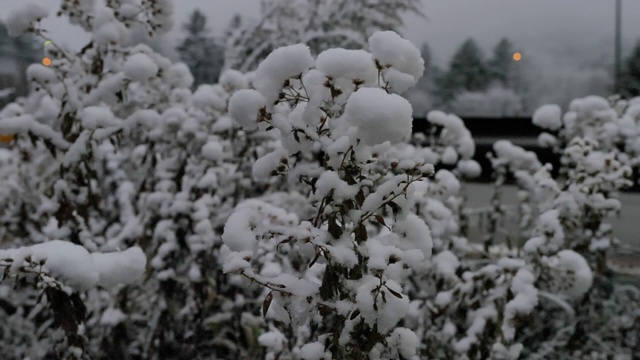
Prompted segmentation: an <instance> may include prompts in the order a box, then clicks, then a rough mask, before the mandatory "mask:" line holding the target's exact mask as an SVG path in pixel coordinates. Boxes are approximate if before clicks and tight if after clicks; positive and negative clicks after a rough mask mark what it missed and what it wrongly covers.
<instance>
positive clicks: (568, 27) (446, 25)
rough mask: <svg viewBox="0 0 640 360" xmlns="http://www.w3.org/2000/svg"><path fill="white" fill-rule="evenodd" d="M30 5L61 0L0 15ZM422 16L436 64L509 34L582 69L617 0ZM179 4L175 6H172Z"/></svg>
mask: <svg viewBox="0 0 640 360" xmlns="http://www.w3.org/2000/svg"><path fill="white" fill-rule="evenodd" d="M27 1H31V2H34V3H39V4H42V5H44V6H47V7H49V8H51V9H52V13H53V9H55V8H56V7H57V6H58V5H59V0H0V18H5V17H6V16H7V15H8V13H9V12H11V11H12V10H13V9H15V8H17V7H18V6H19V5H20V4H24V3H25V2H27ZM423 2H424V9H425V13H426V14H427V18H426V19H425V18H418V17H415V16H409V17H408V18H407V28H406V29H405V35H406V36H407V37H408V38H409V39H410V40H411V41H413V42H414V43H416V44H417V45H419V44H420V43H422V42H423V41H427V42H428V43H429V44H430V45H431V47H432V49H433V52H434V55H435V57H436V61H438V62H440V63H444V62H446V61H448V59H449V57H450V56H451V54H452V53H453V51H455V48H456V47H457V46H458V45H459V44H460V43H461V42H462V41H464V40H465V39H466V38H468V37H470V36H473V37H474V38H476V39H477V40H478V41H479V43H480V44H481V45H482V46H483V47H484V48H485V49H487V50H489V48H490V47H491V46H493V45H494V44H495V43H496V42H497V41H498V40H499V39H500V38H501V37H503V36H508V37H509V38H511V39H512V40H513V41H514V42H515V43H516V45H517V46H519V47H520V49H521V50H522V51H523V52H524V53H525V56H527V55H530V56H535V57H538V58H539V57H546V58H548V60H551V59H553V60H556V61H559V62H563V63H565V62H577V63H580V64H584V63H587V64H588V63H593V62H602V61H610V62H611V61H612V60H610V59H612V58H613V28H614V3H615V2H614V0H423ZM175 3H176V7H175V8H176V9H175V19H176V24H177V25H176V26H175V27H174V32H173V33H172V34H171V35H170V37H169V39H168V41H171V40H172V39H175V38H176V37H178V36H180V34H179V33H177V31H176V30H178V29H179V26H178V25H180V24H181V23H182V22H183V21H184V20H185V19H186V17H187V16H188V14H189V13H190V12H191V11H193V9H195V8H196V7H197V8H200V9H201V10H202V11H203V12H204V13H205V14H206V15H208V17H209V19H210V27H211V28H212V30H214V31H215V32H218V33H219V32H221V31H222V30H223V29H224V27H225V26H226V25H227V24H228V22H229V19H230V17H231V16H232V15H233V14H234V13H241V14H244V15H249V16H256V15H257V14H258V6H257V0H178V1H176V2H175ZM178 3H179V4H180V5H179V6H178V5H177V4H178ZM623 4H624V11H623V25H624V27H623V37H624V43H625V47H626V50H629V48H630V46H631V45H632V44H634V43H635V41H636V40H638V39H640V21H638V19H639V18H640V1H636V0H623ZM45 25H46V26H47V27H48V28H49V29H51V31H52V33H53V37H54V39H56V41H58V42H66V43H68V44H69V45H71V46H72V47H80V46H82V45H83V44H84V42H85V41H86V39H87V37H86V35H83V34H82V32H81V31H79V29H78V28H77V27H73V26H69V25H66V21H65V20H62V19H57V20H53V21H51V20H50V21H48V22H46V23H45Z"/></svg>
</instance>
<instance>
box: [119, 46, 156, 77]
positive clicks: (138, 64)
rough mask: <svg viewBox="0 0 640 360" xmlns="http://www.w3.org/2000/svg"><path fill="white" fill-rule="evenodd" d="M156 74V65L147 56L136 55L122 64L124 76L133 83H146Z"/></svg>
mask: <svg viewBox="0 0 640 360" xmlns="http://www.w3.org/2000/svg"><path fill="white" fill-rule="evenodd" d="M157 73H158V65H156V63H155V62H154V61H153V60H152V59H151V58H150V57H149V56H147V55H145V54H142V53H138V54H135V55H132V56H130V57H129V58H128V59H127V61H125V63H124V74H125V75H126V76H127V77H128V78H129V79H131V80H133V81H140V82H144V81H148V80H149V79H150V78H151V77H153V76H155V75H156V74H157Z"/></svg>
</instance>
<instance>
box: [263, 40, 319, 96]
mask: <svg viewBox="0 0 640 360" xmlns="http://www.w3.org/2000/svg"><path fill="white" fill-rule="evenodd" d="M313 65H314V61H313V57H312V56H311V51H310V50H309V47H308V46H307V45H303V44H297V45H290V46H283V47H280V48H277V49H275V50H274V51H273V52H272V53H271V54H269V56H267V58H266V59H264V60H263V61H262V62H261V63H260V65H259V66H258V69H257V70H256V77H255V80H254V81H253V86H254V87H255V88H256V90H258V91H260V92H261V93H262V94H263V95H264V96H265V97H266V98H267V102H268V103H269V104H273V102H275V101H276V100H277V99H278V95H279V94H280V89H281V88H282V85H283V83H284V81H285V80H287V79H290V78H293V77H296V76H298V75H302V74H303V73H304V72H306V71H307V70H308V69H310V68H311V67H313Z"/></svg>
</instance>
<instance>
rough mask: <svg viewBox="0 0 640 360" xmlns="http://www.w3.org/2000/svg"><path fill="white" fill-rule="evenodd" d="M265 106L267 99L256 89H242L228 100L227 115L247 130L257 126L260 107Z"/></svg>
mask: <svg viewBox="0 0 640 360" xmlns="http://www.w3.org/2000/svg"><path fill="white" fill-rule="evenodd" d="M265 106H267V99H265V97H264V96H263V95H262V94H261V93H259V92H258V91H256V90H251V89H242V90H240V91H237V92H236V93H235V94H233V96H232V97H231V99H230V100H229V115H230V116H231V118H232V119H233V120H235V121H236V122H238V124H240V125H242V127H244V128H245V129H247V130H253V129H255V128H256V127H257V126H258V123H257V122H258V114H259V113H260V109H262V108H264V107H265Z"/></svg>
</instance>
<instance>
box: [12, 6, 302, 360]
mask: <svg viewBox="0 0 640 360" xmlns="http://www.w3.org/2000/svg"><path fill="white" fill-rule="evenodd" d="M76 5H81V6H76ZM170 9H171V3H170V2H166V1H161V2H157V1H142V2H137V3H136V2H131V3H129V2H127V3H120V2H111V1H108V2H106V3H102V2H93V1H81V2H79V3H76V4H72V3H70V2H64V3H63V5H62V9H61V11H62V13H64V14H66V15H68V16H69V17H70V19H71V21H72V22H73V23H78V24H80V25H81V26H82V27H84V28H85V29H86V30H88V31H90V32H91V33H92V34H93V37H92V40H91V42H90V43H89V44H87V46H86V47H84V48H83V49H82V50H81V51H79V52H77V53H73V52H71V51H69V50H67V49H63V48H60V47H58V45H56V44H55V42H54V43H53V46H50V47H47V51H48V54H47V55H48V56H49V57H50V58H52V60H53V61H52V64H51V66H50V67H44V66H42V65H32V66H31V67H30V68H29V71H28V76H29V80H30V82H31V87H32V91H31V93H30V95H29V96H28V97H27V98H24V99H20V100H19V101H18V102H17V103H14V104H10V105H9V106H7V107H6V108H5V109H3V110H2V112H1V114H0V128H1V129H2V130H1V131H2V132H4V133H8V134H15V135H16V140H15V142H14V144H13V145H12V149H11V150H3V151H4V152H5V153H6V156H3V160H4V162H5V163H6V166H5V167H3V169H2V170H3V171H2V175H1V177H0V179H1V181H2V188H3V189H6V190H7V191H6V192H4V193H3V194H2V197H1V198H2V201H3V208H4V209H5V211H4V212H3V214H2V222H3V223H2V225H3V231H4V236H5V237H6V236H9V235H10V236H11V243H10V244H11V245H13V246H16V247H18V246H21V245H31V244H33V243H38V244H41V245H46V244H49V243H50V240H53V239H57V238H65V239H68V240H70V241H71V242H72V243H74V244H76V245H82V247H83V248H85V249H87V250H89V251H91V252H95V251H106V252H112V251H115V250H118V249H126V248H129V247H131V246H132V245H138V246H140V248H142V250H143V252H144V253H145V254H146V255H147V256H148V259H149V262H148V268H147V269H146V273H147V276H146V277H145V282H144V284H143V286H136V287H119V288H117V289H114V290H108V289H105V288H104V287H103V286H102V285H101V284H98V286H99V290H97V291H93V290H92V291H89V292H88V293H87V294H86V298H83V299H84V300H85V305H86V306H87V309H88V312H87V313H86V314H88V315H89V316H88V317H86V318H85V317H84V315H83V318H82V319H78V321H79V322H83V324H82V329H83V334H82V336H83V337H84V338H86V339H88V340H89V341H90V343H89V345H88V346H86V347H85V348H84V350H85V353H84V355H83V356H98V355H99V356H103V355H104V354H105V353H106V354H108V356H109V357H113V358H126V357H128V356H141V357H149V356H155V355H154V354H159V353H163V354H165V355H166V356H172V355H171V354H178V353H182V354H188V353H189V352H191V353H194V352H197V351H200V350H198V349H199V348H201V347H202V346H203V345H202V343H207V344H208V343H209V342H210V339H209V338H208V336H209V334H210V329H211V327H212V326H214V325H215V326H218V325H219V324H222V326H220V327H219V328H220V330H223V331H221V332H220V333H221V334H222V335H221V336H220V337H217V336H216V337H214V340H213V341H214V345H211V346H209V348H208V350H207V351H205V352H202V354H207V353H209V354H214V353H223V352H229V353H230V354H231V355H230V356H237V355H234V354H238V353H244V349H242V347H241V346H239V345H238V344H237V343H240V342H241V341H242V340H241V339H240V340H238V341H234V342H232V343H231V344H229V341H227V340H226V339H224V338H225V337H226V335H225V334H224V333H225V332H227V333H228V332H229V331H231V332H232V333H235V334H238V336H241V335H242V326H244V325H243V324H245V323H246V322H247V321H248V320H247V319H249V317H250V314H251V312H252V309H253V307H252V305H251V304H249V305H245V304H244V303H243V302H242V301H237V300H238V299H236V297H239V298H241V297H242V296H241V295H240V294H242V292H243V291H244V290H246V291H247V292H246V294H251V293H252V291H253V290H252V289H238V288H237V287H235V285H233V284H229V283H227V280H226V278H225V277H224V276H220V270H221V264H220V263H219V260H218V256H217V251H218V250H217V249H218V248H219V246H220V244H221V240H220V235H221V233H222V229H223V226H224V223H225V221H226V218H227V217H228V215H229V214H230V212H231V210H232V209H233V208H234V207H235V206H236V205H237V203H238V202H240V201H241V200H242V199H244V198H246V197H250V196H253V195H255V194H256V193H263V191H264V190H265V189H267V186H258V185H255V184H254V182H253V181H252V180H251V178H250V174H251V170H252V168H251V164H252V163H253V161H254V160H255V159H256V158H257V157H260V156H262V155H264V154H265V153H268V152H269V151H270V148H271V147H272V146H271V145H270V142H271V140H270V139H269V137H268V136H267V137H265V136H264V135H263V134H258V135H257V136H254V135H252V134H251V133H249V132H246V131H244V130H242V129H241V128H240V127H239V126H238V125H237V124H236V123H234V122H233V121H232V120H231V118H230V117H228V116H227V106H228V99H229V98H230V96H231V94H233V93H234V92H235V91H238V90H242V89H244V88H246V87H248V86H249V84H250V81H249V79H248V78H247V77H246V76H245V75H243V74H239V73H237V72H234V71H229V72H227V73H225V74H223V75H222V76H221V84H219V85H202V86H200V87H199V88H198V89H196V90H195V91H194V92H192V91H191V90H189V88H190V87H191V84H192V82H193V77H192V76H191V74H190V72H189V70H188V69H187V68H186V66H184V65H183V64H172V63H171V62H170V61H169V60H168V59H166V58H164V57H162V56H160V55H158V54H156V53H154V52H153V51H152V50H151V49H150V48H148V47H147V46H144V45H137V46H133V47H131V46H128V45H127V41H128V40H127V38H128V37H129V32H130V31H134V30H135V29H134V28H137V27H138V26H140V25H141V24H142V25H144V26H146V27H147V28H148V30H150V31H152V32H154V33H155V32H161V31H164V29H165V27H166V26H169V25H170V19H169V18H168V16H169V15H170ZM130 27H131V29H130ZM22 30H27V31H32V32H34V33H35V34H36V35H38V36H41V37H44V32H43V31H42V30H41V28H40V25H39V23H34V24H31V25H29V26H28V27H26V28H24V29H22ZM277 189H278V187H277V184H274V185H271V186H270V187H269V191H273V190H277ZM290 198H293V196H290ZM211 294H219V295H217V296H215V297H211ZM27 298H28V300H26V301H25V299H17V298H15V299H13V300H15V301H16V302H18V303H20V302H24V304H25V310H24V311H19V312H16V313H15V314H14V315H12V319H13V324H16V323H17V322H19V321H22V322H24V323H25V325H24V327H25V328H29V326H30V325H29V324H27V323H29V322H30V321H32V319H37V321H36V323H35V325H36V326H37V327H41V330H40V331H39V332H37V338H38V340H37V341H38V342H40V346H39V347H38V346H35V347H36V348H38V351H39V353H44V354H49V353H51V352H54V351H55V352H56V353H60V354H63V353H64V349H63V348H59V347H58V348H56V349H54V348H53V347H52V346H51V344H52V342H51V341H50V340H49V336H48V334H50V333H52V331H53V326H52V324H51V323H50V322H47V321H45V320H46V319H44V318H43V316H42V315H41V313H43V310H44V309H46V308H44V307H42V306H36V301H35V299H36V296H32V297H31V296H30V295H28V294H27ZM31 298H33V301H32V300H31ZM236 306H237V308H239V309H241V310H239V312H238V314H242V313H243V311H245V310H246V311H245V313H246V316H245V315H242V318H240V316H238V318H237V319H234V320H233V321H219V320H215V319H212V318H211V316H210V314H213V313H219V315H221V316H227V315H230V314H231V313H232V311H231V310H233V309H234V307H236ZM243 307H244V308H243ZM245 308H246V309H245ZM255 308H256V309H257V307H255ZM32 309H33V310H32ZM243 309H244V310H243ZM30 312H34V313H35V314H36V315H37V317H35V315H29V313H30ZM86 314H85V315H86ZM20 316H21V319H19V317H20ZM28 316H29V317H28ZM140 319H148V320H147V321H143V322H141V321H140ZM229 329H231V330H229ZM123 332H124V333H126V334H127V336H125V337H122V336H119V335H118V334H122V333H123ZM10 333H11V332H10ZM205 333H206V334H207V335H206V336H205V335H204V334H205ZM245 333H246V332H245ZM13 334H16V336H21V335H19V333H18V332H13ZM34 336H36V335H34ZM256 337H257V335H256ZM7 339H8V338H7ZM56 339H59V337H56ZM193 339H199V340H193ZM7 341H12V340H7ZM31 341H32V342H33V341H36V340H33V339H32V340H31ZM56 341H57V340H56ZM252 341H253V342H255V341H256V339H254V338H253V337H248V338H247V339H246V342H249V343H250V342H252ZM15 342H16V343H18V342H19V340H16V341H15ZM7 351H10V350H7ZM14 351H16V352H15V353H13V354H12V355H11V357H24V356H31V355H29V354H32V353H30V352H29V353H27V351H32V350H29V349H28V348H26V347H25V348H23V349H22V350H14ZM20 351H25V352H20ZM67 355H68V356H70V357H73V356H79V355H78V354H77V352H76V351H72V352H69V353H67ZM37 357H42V356H41V355H38V356H37Z"/></svg>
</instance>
